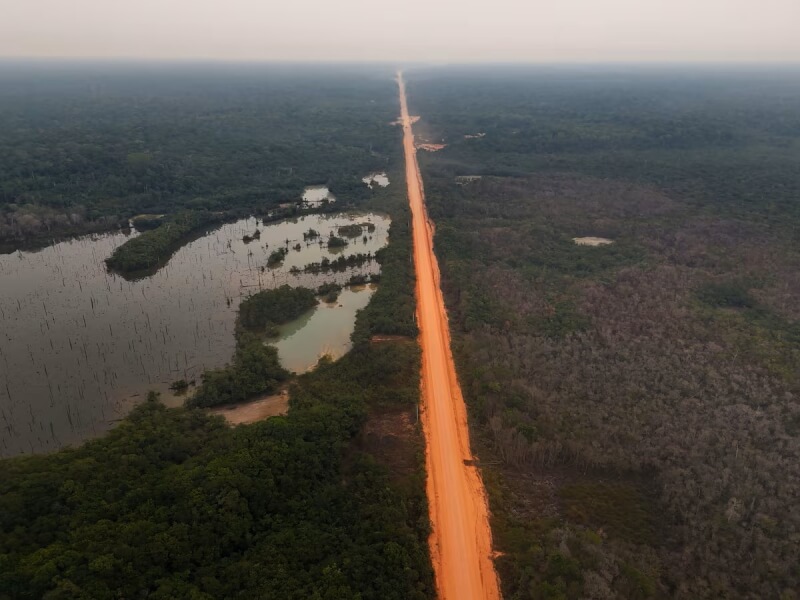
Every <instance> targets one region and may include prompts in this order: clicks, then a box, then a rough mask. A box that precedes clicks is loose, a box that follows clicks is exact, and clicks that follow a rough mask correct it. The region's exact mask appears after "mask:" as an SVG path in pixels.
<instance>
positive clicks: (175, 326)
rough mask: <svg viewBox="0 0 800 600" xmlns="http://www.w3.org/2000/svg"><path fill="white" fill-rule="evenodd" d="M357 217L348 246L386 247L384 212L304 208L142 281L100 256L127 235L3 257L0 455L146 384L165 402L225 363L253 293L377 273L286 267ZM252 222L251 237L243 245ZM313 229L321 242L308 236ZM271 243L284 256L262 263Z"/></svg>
mask: <svg viewBox="0 0 800 600" xmlns="http://www.w3.org/2000/svg"><path fill="white" fill-rule="evenodd" d="M365 220H367V221H370V222H371V223H373V224H374V225H375V230H374V231H372V232H371V233H369V234H368V236H367V239H366V240H365V239H364V238H363V237H362V238H359V239H356V240H350V245H349V246H348V247H347V248H346V249H345V251H344V253H345V254H347V255H349V254H351V253H352V254H355V253H366V252H375V251H376V250H378V249H379V248H381V247H382V246H384V245H385V244H386V240H387V235H388V227H389V219H388V218H387V217H384V216H380V215H376V214H368V215H364V214H361V215H357V216H355V215H332V216H331V215H306V216H303V217H300V218H299V219H297V220H295V221H287V222H282V223H275V224H271V225H266V226H264V225H263V224H261V223H260V222H258V221H257V220H256V219H253V218H250V219H243V220H241V221H238V222H236V223H232V224H228V225H224V226H222V227H220V228H218V229H216V230H215V231H213V232H211V233H209V234H208V235H206V236H204V237H202V238H199V239H196V240H194V241H192V242H190V243H189V244H187V245H186V246H185V247H183V248H181V249H180V250H179V251H178V252H176V253H175V255H174V256H173V257H172V259H171V260H170V261H169V263H168V264H167V265H166V266H165V267H164V268H162V269H161V270H160V271H158V272H157V273H156V274H155V275H153V276H152V277H148V278H145V279H142V280H138V281H126V280H125V279H123V278H121V277H119V276H116V275H113V274H109V273H108V272H107V271H106V268H105V264H104V263H103V259H105V258H106V257H108V256H109V255H110V254H111V252H112V251H113V249H114V248H116V247H117V246H118V245H120V244H122V243H124V242H125V240H126V239H127V237H126V236H125V235H124V234H122V233H114V234H108V235H103V236H86V237H82V238H78V239H75V240H71V241H67V242H63V243H60V244H55V245H53V246H50V247H48V248H45V249H43V250H41V251H38V252H17V253H15V254H10V255H2V256H0V456H11V455H15V454H20V453H26V452H41V451H48V450H53V449H56V448H59V447H61V446H64V445H67V444H73V443H76V442H79V441H81V440H83V439H86V438H87V437H91V436H93V435H98V434H100V433H102V432H103V431H105V430H107V429H108V428H109V427H110V426H111V424H112V423H113V422H114V421H116V420H118V419H120V418H122V417H123V416H124V415H125V414H126V413H127V412H128V411H129V410H130V408H131V407H132V406H133V404H134V403H136V402H138V401H140V400H141V399H143V398H144V396H145V394H146V393H147V391H148V390H150V389H156V390H159V391H162V392H163V395H164V397H165V399H169V398H171V393H170V392H169V391H168V387H169V384H170V383H171V382H173V381H175V380H177V379H186V380H192V379H197V380H198V381H199V376H200V373H202V371H203V370H205V369H208V368H214V367H219V366H222V365H223V364H225V363H226V362H228V361H229V360H230V358H231V356H232V354H233V348H234V337H233V328H234V321H235V317H236V309H237V307H238V305H239V302H240V301H241V299H242V298H243V297H245V296H247V295H248V294H250V293H253V292H255V291H258V290H259V289H268V288H272V287H276V286H279V285H282V284H284V283H288V284H290V285H305V286H309V287H316V286H317V285H319V284H320V283H323V282H326V281H337V282H339V283H344V282H346V281H347V280H348V279H349V278H350V276H351V275H353V274H370V273H375V272H377V271H378V265H377V263H375V262H371V263H367V264H365V265H364V266H363V267H358V268H354V269H350V270H348V271H346V272H341V273H336V274H334V273H329V274H320V275H312V274H310V273H297V274H293V273H292V272H291V271H290V270H291V269H292V267H297V269H302V268H303V267H304V266H305V265H306V264H308V263H311V262H319V261H320V260H321V259H322V258H324V257H329V258H333V255H332V253H331V252H330V251H329V250H328V248H327V247H326V244H325V240H327V237H328V235H329V233H330V232H332V231H333V232H335V231H336V230H337V228H338V227H340V226H342V225H346V224H348V223H353V222H363V221H365ZM257 229H258V230H259V237H258V239H252V240H251V241H249V242H245V241H244V239H243V238H245V236H248V238H245V239H249V237H252V236H253V234H254V233H255V231H256V230H257ZM310 229H313V230H315V231H316V232H318V233H319V234H320V237H319V238H314V239H309V238H308V237H307V236H306V239H304V236H303V234H304V233H307V232H308V231H309V230H310ZM278 248H288V253H287V255H286V256H285V258H284V260H283V261H282V262H280V263H279V264H274V265H273V266H272V267H268V266H267V262H268V259H269V256H270V254H271V253H272V252H273V251H275V250H276V249H278ZM337 318H339V317H337ZM340 318H341V321H342V322H343V323H344V322H345V317H344V316H342V317H340ZM349 326H350V327H352V322H350V324H349Z"/></svg>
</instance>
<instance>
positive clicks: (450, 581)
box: [397, 73, 500, 600]
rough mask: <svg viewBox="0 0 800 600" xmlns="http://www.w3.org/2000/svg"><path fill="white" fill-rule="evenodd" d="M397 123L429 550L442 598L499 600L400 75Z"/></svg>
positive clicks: (484, 509) (483, 501)
mask: <svg viewBox="0 0 800 600" xmlns="http://www.w3.org/2000/svg"><path fill="white" fill-rule="evenodd" d="M397 81H398V86H399V90H400V112H401V115H400V119H401V122H402V125H403V149H404V151H405V157H406V182H407V184H408V198H409V203H410V205H411V214H412V223H413V235H414V263H415V266H416V271H417V322H418V324H419V329H420V345H421V346H422V400H423V410H422V424H423V428H424V431H425V445H426V453H425V454H426V466H427V470H428V482H427V493H428V502H429V505H430V516H431V523H432V525H433V533H432V535H431V540H430V547H431V557H432V559H433V567H434V570H435V572H436V587H437V590H438V592H439V598H440V599H441V600H472V599H476V600H477V599H490V600H496V599H499V598H500V591H499V588H498V582H497V574H496V572H495V570H494V564H493V562H492V533H491V529H490V528H489V519H488V508H487V503H486V494H485V491H484V488H483V482H482V481H481V478H480V473H478V471H477V469H476V467H474V466H468V465H467V464H466V462H465V461H470V465H471V464H472V463H471V461H472V459H473V456H472V452H471V451H470V447H469V430H468V428H467V413H466V408H465V406H464V399H463V397H462V395H461V388H460V386H459V384H458V379H457V378H456V370H455V364H454V363H453V356H452V353H451V351H450V329H449V325H448V322H447V313H446V312H445V307H444V300H443V298H442V291H441V288H440V287H439V265H438V263H437V261H436V256H435V255H434V253H433V235H432V227H431V224H430V223H429V221H428V218H427V214H426V211H425V202H424V194H423V188H422V178H421V176H420V172H419V167H418V165H417V155H416V150H415V148H414V132H413V130H412V127H411V125H412V120H411V117H410V116H409V114H408V104H407V102H406V91H405V84H404V82H403V76H402V73H398V75H397Z"/></svg>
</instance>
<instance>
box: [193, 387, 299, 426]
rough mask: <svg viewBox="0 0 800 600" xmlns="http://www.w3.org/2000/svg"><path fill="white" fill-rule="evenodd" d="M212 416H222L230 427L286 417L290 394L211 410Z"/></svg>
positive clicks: (276, 395)
mask: <svg viewBox="0 0 800 600" xmlns="http://www.w3.org/2000/svg"><path fill="white" fill-rule="evenodd" d="M208 412H210V413H211V414H214V415H222V416H223V417H225V420H226V421H227V422H228V424H230V425H243V424H247V423H255V422H256V421H262V420H264V419H267V418H269V417H275V416H278V415H285V414H286V413H287V412H289V392H288V390H283V391H282V392H281V393H280V394H275V395H274V396H265V397H264V398H258V399H256V400H253V401H252V402H242V403H241V404H231V405H229V406H221V407H219V408H212V409H211V410H209V411H208Z"/></svg>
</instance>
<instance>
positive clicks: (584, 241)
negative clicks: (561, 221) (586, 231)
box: [572, 236, 614, 246]
mask: <svg viewBox="0 0 800 600" xmlns="http://www.w3.org/2000/svg"><path fill="white" fill-rule="evenodd" d="M572 241H573V242H575V243H576V244H578V245H579V246H608V245H609V244H613V243H614V240H609V239H608V238H601V237H591V236H590V237H579V238H572Z"/></svg>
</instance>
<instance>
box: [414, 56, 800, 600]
mask: <svg viewBox="0 0 800 600" xmlns="http://www.w3.org/2000/svg"><path fill="white" fill-rule="evenodd" d="M798 75H800V74H798V73H797V72H795V71H789V70H787V71H781V72H770V73H766V72H762V73H754V72H751V73H746V72H743V71H736V70H731V71H730V72H724V73H720V72H711V71H708V72H706V71H700V70H694V71H684V72H680V71H677V70H676V71H670V70H663V71H660V72H658V73H653V72H644V71H635V70H632V69H629V70H627V71H621V70H616V71H614V70H611V69H609V70H607V71H603V70H596V71H595V72H593V73H589V72H584V71H581V70H579V69H577V68H576V69H573V70H564V71H558V72H556V71H552V70H550V71H548V70H544V69H541V70H533V69H508V70H505V71H503V70H493V71H491V72H489V71H486V72H480V71H477V70H467V69H460V70H459V69H449V70H443V71H429V72H425V71H420V72H418V73H417V74H416V75H415V76H412V77H410V80H411V86H410V98H411V105H412V110H413V111H415V112H417V113H419V114H421V115H422V117H423V118H422V121H420V123H419V127H420V131H421V132H422V135H423V137H426V138H428V139H429V140H432V141H437V142H438V141H443V142H444V143H445V144H447V147H446V148H445V149H443V150H441V151H440V152H437V153H430V154H428V153H425V154H424V156H421V157H420V161H421V166H422V169H423V177H424V179H425V183H426V194H427V201H428V205H429V210H430V213H431V216H432V218H433V219H434V221H435V222H436V241H435V244H436V251H437V254H438V255H439V258H440V261H441V264H442V271H443V286H444V291H445V295H446V300H447V303H448V307H449V310H450V319H451V327H452V328H453V334H454V344H455V351H456V355H457V361H458V367H459V376H460V378H461V381H462V385H463V387H464V391H465V395H466V397H467V401H468V403H469V408H470V411H471V424H472V429H473V438H474V443H475V445H476V447H477V451H478V454H479V455H480V459H481V464H482V466H483V473H484V478H485V480H486V484H487V488H488V491H489V494H490V502H491V510H492V513H493V517H492V518H493V529H494V535H495V544H496V546H497V550H498V551H499V552H500V557H499V558H498V559H497V567H498V571H499V573H500V577H501V581H502V586H503V592H504V596H505V597H506V598H507V599H509V600H518V599H527V598H532V599H544V598H548V599H555V598H596V599H611V598H626V599H627V598H681V599H700V598H709V599H710V598H751V599H757V598H781V599H783V600H790V599H794V598H797V597H798V592H797V590H800V566H798V565H800V562H799V561H798V556H800V511H798V508H797V506H798V498H800V245H799V244H798V242H800V235H799V233H800V170H798V169H797V156H800V153H798V152H797V150H798V148H800V111H798V109H797V106H800V102H799V101H800V84H798V82H800V77H798ZM478 134H485V135H478ZM588 236H596V237H602V238H607V239H609V240H612V241H613V243H612V244H608V245H603V246H582V245H578V244H576V243H575V242H574V241H573V239H574V238H580V237H588Z"/></svg>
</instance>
